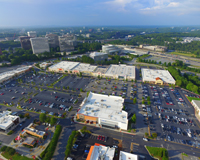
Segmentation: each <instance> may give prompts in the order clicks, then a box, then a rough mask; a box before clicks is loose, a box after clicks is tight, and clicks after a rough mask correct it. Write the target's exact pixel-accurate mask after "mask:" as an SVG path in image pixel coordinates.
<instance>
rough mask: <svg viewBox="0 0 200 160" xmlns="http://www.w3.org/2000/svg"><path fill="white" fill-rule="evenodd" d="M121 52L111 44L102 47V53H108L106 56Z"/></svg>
mask: <svg viewBox="0 0 200 160" xmlns="http://www.w3.org/2000/svg"><path fill="white" fill-rule="evenodd" d="M120 51H121V49H119V48H118V47H116V46H114V45H112V44H107V45H102V52H104V53H108V54H118V53H119V52H120Z"/></svg>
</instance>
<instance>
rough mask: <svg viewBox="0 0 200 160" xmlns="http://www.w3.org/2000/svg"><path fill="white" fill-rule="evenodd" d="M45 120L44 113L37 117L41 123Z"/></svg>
mask: <svg viewBox="0 0 200 160" xmlns="http://www.w3.org/2000/svg"><path fill="white" fill-rule="evenodd" d="M46 118H47V116H46V114H45V113H41V114H40V116H39V119H40V121H41V122H45V120H46Z"/></svg>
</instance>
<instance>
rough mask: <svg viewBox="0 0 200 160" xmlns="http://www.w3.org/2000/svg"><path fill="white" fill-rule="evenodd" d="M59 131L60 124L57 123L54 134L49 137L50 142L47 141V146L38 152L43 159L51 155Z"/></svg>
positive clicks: (47, 158) (49, 157)
mask: <svg viewBox="0 0 200 160" xmlns="http://www.w3.org/2000/svg"><path fill="white" fill-rule="evenodd" d="M61 131H62V127H61V125H57V126H56V129H55V132H54V135H53V137H52V139H51V142H50V143H49V145H48V146H47V148H46V149H45V150H44V151H43V152H42V153H41V154H40V157H41V158H42V159H43V160H49V159H51V158H52V157H53V154H54V151H55V149H56V146H57V142H58V139H59V136H60V133H61Z"/></svg>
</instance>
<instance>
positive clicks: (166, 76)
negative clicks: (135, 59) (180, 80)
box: [141, 68, 176, 85]
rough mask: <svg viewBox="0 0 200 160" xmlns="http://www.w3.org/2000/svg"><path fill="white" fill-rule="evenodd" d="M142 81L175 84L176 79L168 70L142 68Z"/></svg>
mask: <svg viewBox="0 0 200 160" xmlns="http://www.w3.org/2000/svg"><path fill="white" fill-rule="evenodd" d="M141 71H142V81H143V82H149V83H152V84H161V85H163V84H175V83H176V81H175V80H174V78H173V77H172V76H171V74H170V73H169V71H167V70H157V69H147V68H142V69H141Z"/></svg>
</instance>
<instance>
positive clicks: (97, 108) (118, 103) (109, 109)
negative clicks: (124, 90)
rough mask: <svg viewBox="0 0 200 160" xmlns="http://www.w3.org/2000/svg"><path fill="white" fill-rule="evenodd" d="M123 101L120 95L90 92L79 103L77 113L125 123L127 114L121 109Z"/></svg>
mask: <svg viewBox="0 0 200 160" xmlns="http://www.w3.org/2000/svg"><path fill="white" fill-rule="evenodd" d="M123 103H124V99H123V98H122V97H119V96H111V95H110V96H108V95H103V94H97V93H92V92H90V94H89V95H88V97H87V98H85V99H84V100H83V102H82V104H81V105H80V106H81V109H80V110H79V111H78V114H84V115H88V116H92V117H98V118H102V119H107V120H112V121H118V122H122V123H127V116H128V114H127V112H125V111H123V110H122V108H123Z"/></svg>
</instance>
